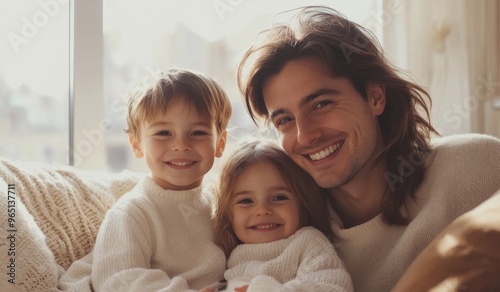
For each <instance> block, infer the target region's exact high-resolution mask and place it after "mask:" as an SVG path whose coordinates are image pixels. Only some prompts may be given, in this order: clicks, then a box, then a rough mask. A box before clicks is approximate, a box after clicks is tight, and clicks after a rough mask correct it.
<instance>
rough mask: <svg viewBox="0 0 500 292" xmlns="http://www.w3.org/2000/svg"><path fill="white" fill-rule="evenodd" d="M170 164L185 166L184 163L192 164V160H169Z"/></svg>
mask: <svg viewBox="0 0 500 292" xmlns="http://www.w3.org/2000/svg"><path fill="white" fill-rule="evenodd" d="M170 163H171V164H173V165H176V166H186V165H189V164H192V163H193V162H192V161H190V162H180V161H175V162H174V161H172V162H170Z"/></svg>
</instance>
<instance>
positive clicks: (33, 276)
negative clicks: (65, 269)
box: [0, 178, 62, 292]
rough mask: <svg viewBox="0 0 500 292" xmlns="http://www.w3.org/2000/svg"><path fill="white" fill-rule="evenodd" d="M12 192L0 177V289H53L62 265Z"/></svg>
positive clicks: (13, 190)
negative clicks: (59, 264) (0, 264)
mask: <svg viewBox="0 0 500 292" xmlns="http://www.w3.org/2000/svg"><path fill="white" fill-rule="evenodd" d="M16 191H17V190H16V189H14V188H11V189H10V192H9V189H8V185H7V184H6V183H5V182H3V181H2V179H1V178H0V238H1V239H0V262H1V263H2V266H1V267H0V291H26V292H28V291H30V292H31V291H55V290H56V288H57V284H58V277H59V275H60V273H61V272H62V268H61V267H59V266H58V265H57V263H56V261H55V258H54V255H53V254H52V252H51V251H50V249H49V248H48V246H47V244H46V243H45V236H44V234H43V233H42V231H41V230H40V228H39V227H38V225H37V224H36V223H35V220H34V219H33V216H31V215H30V214H29V212H28V210H27V209H26V207H25V206H24V204H23V203H22V202H21V200H20V199H19V197H18V196H17V193H16Z"/></svg>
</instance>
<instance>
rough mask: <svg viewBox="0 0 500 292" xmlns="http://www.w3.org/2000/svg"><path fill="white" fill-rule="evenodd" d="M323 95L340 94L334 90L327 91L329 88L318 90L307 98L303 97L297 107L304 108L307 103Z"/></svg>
mask: <svg viewBox="0 0 500 292" xmlns="http://www.w3.org/2000/svg"><path fill="white" fill-rule="evenodd" d="M325 94H332V95H337V94H340V91H338V90H335V89H329V88H320V89H318V90H316V91H315V92H313V93H311V94H309V95H308V96H306V97H304V98H303V99H302V100H301V101H300V103H299V105H300V107H303V106H306V105H307V104H308V103H310V102H311V101H313V100H315V99H316V98H317V97H319V96H322V95H325Z"/></svg>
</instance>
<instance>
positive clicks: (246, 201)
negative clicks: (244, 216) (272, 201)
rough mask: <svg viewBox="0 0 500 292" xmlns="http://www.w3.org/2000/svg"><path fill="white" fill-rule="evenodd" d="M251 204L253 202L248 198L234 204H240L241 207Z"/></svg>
mask: <svg viewBox="0 0 500 292" xmlns="http://www.w3.org/2000/svg"><path fill="white" fill-rule="evenodd" d="M251 203H253V201H252V199H249V198H245V199H240V200H238V201H237V202H236V204H242V205H245V204H251Z"/></svg>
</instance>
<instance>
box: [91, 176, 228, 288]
mask: <svg viewBox="0 0 500 292" xmlns="http://www.w3.org/2000/svg"><path fill="white" fill-rule="evenodd" d="M224 269H225V256H224V253H223V252H222V250H221V249H219V248H218V247H217V246H216V245H215V244H214V243H213V235H212V228H211V224H210V209H209V205H208V203H207V202H206V201H205V200H204V198H203V197H202V196H201V187H198V188H195V189H192V190H187V191H171V190H164V189H162V188H161V187H159V186H158V185H157V184H155V183H154V182H153V180H152V179H151V178H149V177H146V178H145V179H143V180H142V181H140V182H139V183H138V185H137V186H136V187H135V188H134V190H133V191H132V192H130V193H128V194H126V195H124V196H123V197H122V198H120V200H119V201H118V202H117V203H116V204H115V205H114V206H113V207H112V209H111V210H110V211H109V212H108V213H107V215H106V218H105V219H104V221H103V223H102V225H101V227H100V229H99V233H98V236H97V241H96V245H95V247H94V256H93V265H92V276H91V281H92V285H93V288H94V289H95V290H96V291H196V290H198V289H201V288H202V287H204V286H207V285H210V284H213V283H215V282H218V281H220V280H221V279H222V276H223V273H224ZM189 289H194V290H189Z"/></svg>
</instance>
